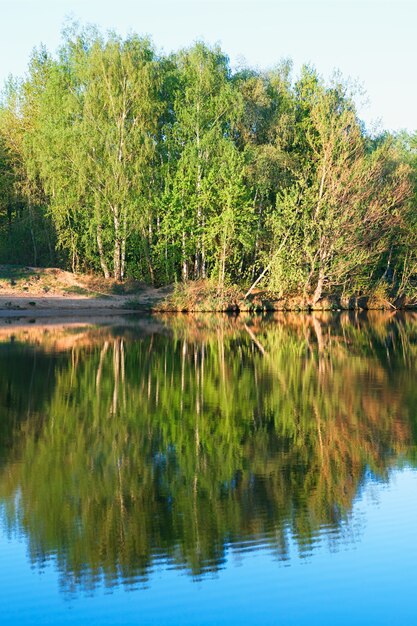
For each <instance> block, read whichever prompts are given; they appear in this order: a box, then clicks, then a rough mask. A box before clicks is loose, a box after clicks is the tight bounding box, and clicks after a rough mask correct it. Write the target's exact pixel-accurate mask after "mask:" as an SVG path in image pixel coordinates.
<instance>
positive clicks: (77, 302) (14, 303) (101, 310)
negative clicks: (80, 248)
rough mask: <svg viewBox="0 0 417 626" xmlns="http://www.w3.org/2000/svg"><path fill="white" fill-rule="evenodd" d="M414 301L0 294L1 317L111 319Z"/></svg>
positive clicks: (382, 307)
mask: <svg viewBox="0 0 417 626" xmlns="http://www.w3.org/2000/svg"><path fill="white" fill-rule="evenodd" d="M416 309H417V305H416V304H414V303H410V304H408V303H403V304H402V306H394V305H392V304H390V303H375V304H374V303H369V304H366V305H365V304H363V305H356V306H349V305H347V306H343V305H341V304H340V303H337V304H336V303H334V302H331V301H329V300H328V299H326V300H325V301H323V302H322V303H320V302H319V303H318V304H317V305H316V306H308V305H305V304H296V303H289V302H282V301H276V302H271V301H268V302H252V303H247V302H245V303H242V302H241V303H230V304H226V305H224V306H217V307H207V306H205V302H204V298H202V302H201V303H198V304H196V305H194V306H193V305H191V306H187V307H184V306H173V305H172V303H170V302H169V301H166V300H164V299H163V300H160V301H159V302H155V301H149V300H148V299H147V298H143V299H142V298H141V297H140V296H137V297H136V298H132V297H129V298H126V297H117V296H109V297H107V298H106V299H96V298H88V297H76V298H68V297H65V296H61V295H57V296H48V297H46V296H35V297H33V296H22V295H20V294H19V295H18V296H16V295H14V294H13V295H11V294H10V295H7V296H4V295H2V296H0V320H1V321H5V320H8V319H18V318H25V319H26V320H29V319H38V318H54V317H55V318H57V319H60V318H66V319H68V318H69V319H70V318H87V319H89V318H95V317H100V318H113V317H117V316H125V315H135V314H136V315H138V314H147V315H149V314H178V313H183V314H195V313H206V314H212V313H228V314H235V315H239V314H240V313H245V314H253V315H259V314H262V313H276V312H280V313H285V312H288V313H306V314H308V313H312V312H333V313H337V312H342V311H391V312H396V311H404V312H405V311H415V310H416Z"/></svg>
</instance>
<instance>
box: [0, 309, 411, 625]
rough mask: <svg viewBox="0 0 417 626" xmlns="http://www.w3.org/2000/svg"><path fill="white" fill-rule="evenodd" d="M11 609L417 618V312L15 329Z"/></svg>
mask: <svg viewBox="0 0 417 626" xmlns="http://www.w3.org/2000/svg"><path fill="white" fill-rule="evenodd" d="M0 429H1V437H0V616H1V617H0V623H1V624H2V626H6V625H9V624H18V625H26V624H37V625H38V624H54V625H60V624H87V625H89V626H90V625H93V624H100V625H101V624H113V625H118V624H126V625H128V624H135V625H136V624H141V625H142V624H157V625H163V624H170V625H173V624H262V625H263V624H285V625H287V624H294V625H297V626H300V625H304V624H309V625H312V624H320V625H323V624H355V625H356V624H379V625H380V624H412V623H417V605H416V601H415V595H414V594H415V581H416V577H417V471H416V468H417V446H416V444H417V316H416V315H415V314H413V313H407V314H401V313H394V312H393V313H392V314H389V313H380V312H373V313H371V312H369V313H365V312H363V313H358V312H349V313H348V312H343V313H334V314H327V313H323V314H317V315H314V316H313V315H306V314H276V315H273V316H270V317H244V316H242V315H240V316H238V317H228V316H225V315H224V316H223V315H217V316H215V315H202V314H201V315H199V316H186V315H183V316H178V315H176V316H174V315H173V316H166V317H159V318H138V317H134V316H133V317H132V316H130V317H126V318H117V319H114V320H113V321H112V320H102V321H100V320H97V322H96V323H94V324H88V323H85V322H82V321H78V322H73V321H72V322H71V323H70V322H68V323H67V324H66V323H65V321H64V320H61V321H60V323H51V322H49V323H48V322H47V321H46V320H41V319H39V320H32V321H31V323H27V320H26V322H25V320H22V323H13V324H8V323H5V322H4V320H3V321H2V325H1V326H0Z"/></svg>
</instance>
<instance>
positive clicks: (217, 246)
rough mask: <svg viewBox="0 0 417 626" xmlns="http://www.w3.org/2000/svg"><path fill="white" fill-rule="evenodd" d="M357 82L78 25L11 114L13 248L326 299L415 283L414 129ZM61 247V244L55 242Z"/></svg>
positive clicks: (9, 100) (4, 113) (6, 112)
mask: <svg viewBox="0 0 417 626" xmlns="http://www.w3.org/2000/svg"><path fill="white" fill-rule="evenodd" d="M354 95H355V94H354V92H353V91H352V90H351V89H350V86H349V84H348V83H346V82H345V81H343V80H342V79H341V78H340V76H335V77H334V79H333V80H332V81H330V83H326V82H325V81H323V79H322V78H321V77H320V76H319V75H318V73H317V72H316V71H315V70H314V69H313V68H311V67H308V66H306V67H304V68H303V69H302V71H301V73H300V76H299V77H298V78H297V79H296V80H293V79H292V77H291V63H290V62H289V61H283V62H282V63H281V64H280V65H278V66H277V67H276V68H275V69H273V70H271V71H269V72H258V71H254V70H250V69H243V70H240V71H239V72H236V73H235V74H233V73H232V71H231V68H230V64H229V60H228V58H227V56H225V54H224V53H223V52H222V51H221V50H220V49H219V48H218V47H213V48H210V47H209V46H207V45H205V44H203V43H196V44H195V45H193V46H192V47H191V48H189V49H186V50H182V51H180V52H178V53H177V54H174V55H171V56H169V57H166V56H163V55H158V54H157V53H156V52H155V50H154V49H153V47H152V45H151V43H150V42H149V41H148V40H147V39H142V38H139V37H138V36H136V35H130V36H128V37H126V38H125V39H122V38H121V37H118V36H117V35H115V34H112V33H110V34H108V35H106V36H103V35H102V34H100V33H99V32H98V31H97V30H96V29H94V28H85V29H79V28H78V27H76V26H72V27H70V28H69V29H67V30H66V32H65V34H64V41H63V44H62V46H61V49H60V51H59V53H58V55H57V56H56V57H53V56H51V55H50V54H49V53H48V52H47V51H46V50H45V49H43V48H41V49H40V50H38V51H36V52H35V53H34V55H33V57H32V59H31V62H30V65H29V70H28V73H27V76H26V78H25V79H23V80H21V81H10V82H9V83H8V85H7V86H6V90H5V94H4V98H3V105H2V108H1V110H0V261H2V262H7V260H9V251H10V250H12V249H13V248H14V249H15V250H17V251H19V250H20V248H21V246H20V245H17V246H16V243H18V244H20V243H23V242H24V241H25V242H28V241H29V243H30V245H25V246H23V248H24V250H25V254H26V256H25V254H24V253H23V252H22V253H20V252H17V253H16V254H15V256H12V257H10V258H12V259H13V260H16V261H17V260H18V257H19V254H21V255H22V256H21V259H22V262H23V261H25V262H26V261H27V258H28V256H27V255H28V250H30V251H31V254H32V256H33V259H34V263H35V262H36V261H39V262H40V263H41V262H42V263H44V262H46V260H47V256H48V255H49V257H50V258H51V259H52V258H56V257H55V255H56V250H58V251H59V255H58V257H57V258H56V260H57V261H58V262H60V263H62V264H64V265H69V266H70V267H71V268H72V269H73V270H93V271H101V272H103V274H104V276H106V277H109V276H110V275H111V274H112V275H113V276H114V278H116V279H117V280H123V279H124V278H125V277H126V276H131V277H135V278H138V279H141V280H145V281H146V282H150V283H153V284H158V285H161V284H167V283H172V282H175V281H178V280H184V281H187V280H189V279H206V278H208V279H212V280H214V281H216V282H217V284H218V286H219V288H223V287H224V285H227V284H230V283H240V284H241V286H246V285H248V284H250V283H251V282H253V281H254V280H255V278H256V277H257V276H258V275H260V274H261V272H262V271H263V270H265V269H267V270H268V271H266V272H265V279H264V284H265V283H266V286H267V287H268V288H269V289H270V290H271V291H273V292H275V293H276V294H277V295H293V294H296V295H300V296H303V298H304V299H305V300H306V301H307V300H308V301H310V302H311V303H313V304H314V303H316V302H317V301H318V300H319V299H320V298H321V297H322V296H323V295H325V294H326V293H336V294H338V295H345V294H350V295H360V294H362V293H369V292H371V291H372V290H373V289H375V288H376V287H377V285H379V284H380V283H381V281H383V282H385V283H386V285H387V290H386V291H387V297H389V298H393V299H394V298H395V297H401V296H404V295H408V296H410V295H412V294H413V291H414V288H415V287H414V286H415V285H416V284H417V260H416V257H415V252H414V251H415V249H416V245H415V243H416V237H417V235H416V232H417V230H416V228H417V227H416V217H415V214H416V212H415V203H416V198H417V193H416V186H415V181H416V168H417V159H416V156H415V153H416V149H415V138H412V137H408V136H399V137H393V136H391V135H390V134H389V133H383V134H382V135H381V136H379V137H370V136H368V134H367V133H366V131H365V129H364V126H363V124H362V123H361V122H360V120H359V119H358V117H357V114H356V110H355V106H354ZM46 249H47V250H48V251H49V252H48V255H47V254H46Z"/></svg>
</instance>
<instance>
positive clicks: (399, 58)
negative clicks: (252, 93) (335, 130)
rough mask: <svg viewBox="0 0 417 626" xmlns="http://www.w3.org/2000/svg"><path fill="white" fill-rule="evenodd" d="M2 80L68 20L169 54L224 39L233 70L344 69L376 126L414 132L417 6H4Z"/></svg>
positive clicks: (239, 2)
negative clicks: (288, 65)
mask: <svg viewBox="0 0 417 626" xmlns="http://www.w3.org/2000/svg"><path fill="white" fill-rule="evenodd" d="M0 10H1V13H0V82H1V83H3V81H4V79H5V78H6V77H7V76H8V74H10V73H12V74H17V75H21V74H23V73H24V71H25V69H26V66H27V62H28V58H29V55H30V52H31V50H32V48H33V47H34V46H36V45H38V44H39V43H40V42H43V43H45V44H46V46H47V47H48V48H49V49H50V50H55V49H56V47H57V46H58V45H59V41H60V32H61V29H62V26H63V24H64V20H65V18H66V17H67V16H69V15H72V16H73V17H75V18H77V19H78V20H79V21H81V22H82V23H85V22H90V23H91V22H92V23H95V24H98V25H99V26H100V27H102V28H103V29H108V28H114V29H115V30H117V31H118V32H120V33H121V34H125V33H127V32H129V31H135V32H137V33H139V34H147V35H151V37H152V39H153V41H154V43H155V45H156V46H157V48H159V49H163V50H165V51H166V52H170V51H171V50H176V49H178V48H181V47H185V46H188V45H190V44H191V43H192V42H193V41H195V40H196V39H203V40H205V41H206V42H208V43H220V44H221V45H222V48H223V49H224V51H225V52H227V53H228V54H229V56H230V58H231V61H232V64H234V65H236V64H239V63H240V62H241V61H242V59H245V61H246V63H247V64H249V65H252V66H257V67H260V68H267V67H270V66H273V65H274V64H276V63H277V62H278V61H279V60H280V59H282V58H283V57H290V58H292V59H293V61H294V67H295V71H297V70H298V68H299V67H300V65H301V64H302V63H303V62H310V63H312V64H313V65H315V66H316V67H317V69H318V70H319V71H320V73H321V74H323V75H324V76H325V77H328V76H330V75H331V73H332V71H333V69H335V68H338V69H340V71H341V72H342V74H343V75H344V76H346V77H351V78H353V79H358V80H359V81H360V83H361V84H362V85H363V87H364V88H365V90H366V93H367V102H366V99H365V98H362V97H361V98H360V99H359V100H358V104H359V111H360V114H361V117H362V118H363V119H365V121H366V122H367V124H368V126H371V125H372V124H373V122H374V121H375V120H377V119H378V118H379V119H380V120H381V123H382V125H383V126H384V127H385V128H388V129H393V130H398V129H401V128H407V129H408V130H415V129H417V37H416V29H417V0H385V1H384V0H310V1H308V0H292V1H289V0H275V1H274V2H273V1H269V2H265V1H264V0H259V1H258V2H255V1H254V0H252V1H249V0H223V1H221V0H194V1H192V2H191V1H177V0H171V2H167V1H165V2H161V1H160V0H154V1H152V0H148V1H146V2H145V1H142V0H137V1H134V0H112V1H108V0H101V1H100V0H85V1H83V2H82V1H80V0H73V1H72V2H71V1H69V0H0Z"/></svg>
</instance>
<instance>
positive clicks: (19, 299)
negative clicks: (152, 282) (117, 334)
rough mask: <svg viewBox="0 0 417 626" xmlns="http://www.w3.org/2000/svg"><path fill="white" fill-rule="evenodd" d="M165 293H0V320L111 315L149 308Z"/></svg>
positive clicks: (148, 309)
mask: <svg viewBox="0 0 417 626" xmlns="http://www.w3.org/2000/svg"><path fill="white" fill-rule="evenodd" d="M164 296H165V293H164V292H163V293H159V292H158V290H156V289H154V290H149V291H146V292H145V293H143V294H140V295H138V296H134V297H132V296H116V295H112V296H107V297H103V298H89V297H85V296H73V295H71V296H65V295H54V296H34V295H32V294H30V295H29V294H28V295H21V294H19V295H18V296H17V295H16V294H14V293H13V294H12V293H9V294H4V293H2V294H1V296H0V319H11V318H38V317H42V318H45V317H59V318H61V317H65V318H69V317H70V318H73V317H102V316H105V317H107V316H114V315H121V314H128V313H135V312H138V311H151V310H152V307H153V306H154V305H155V304H156V303H157V302H159V301H160V300H161V299H162V298H163V297H164Z"/></svg>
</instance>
